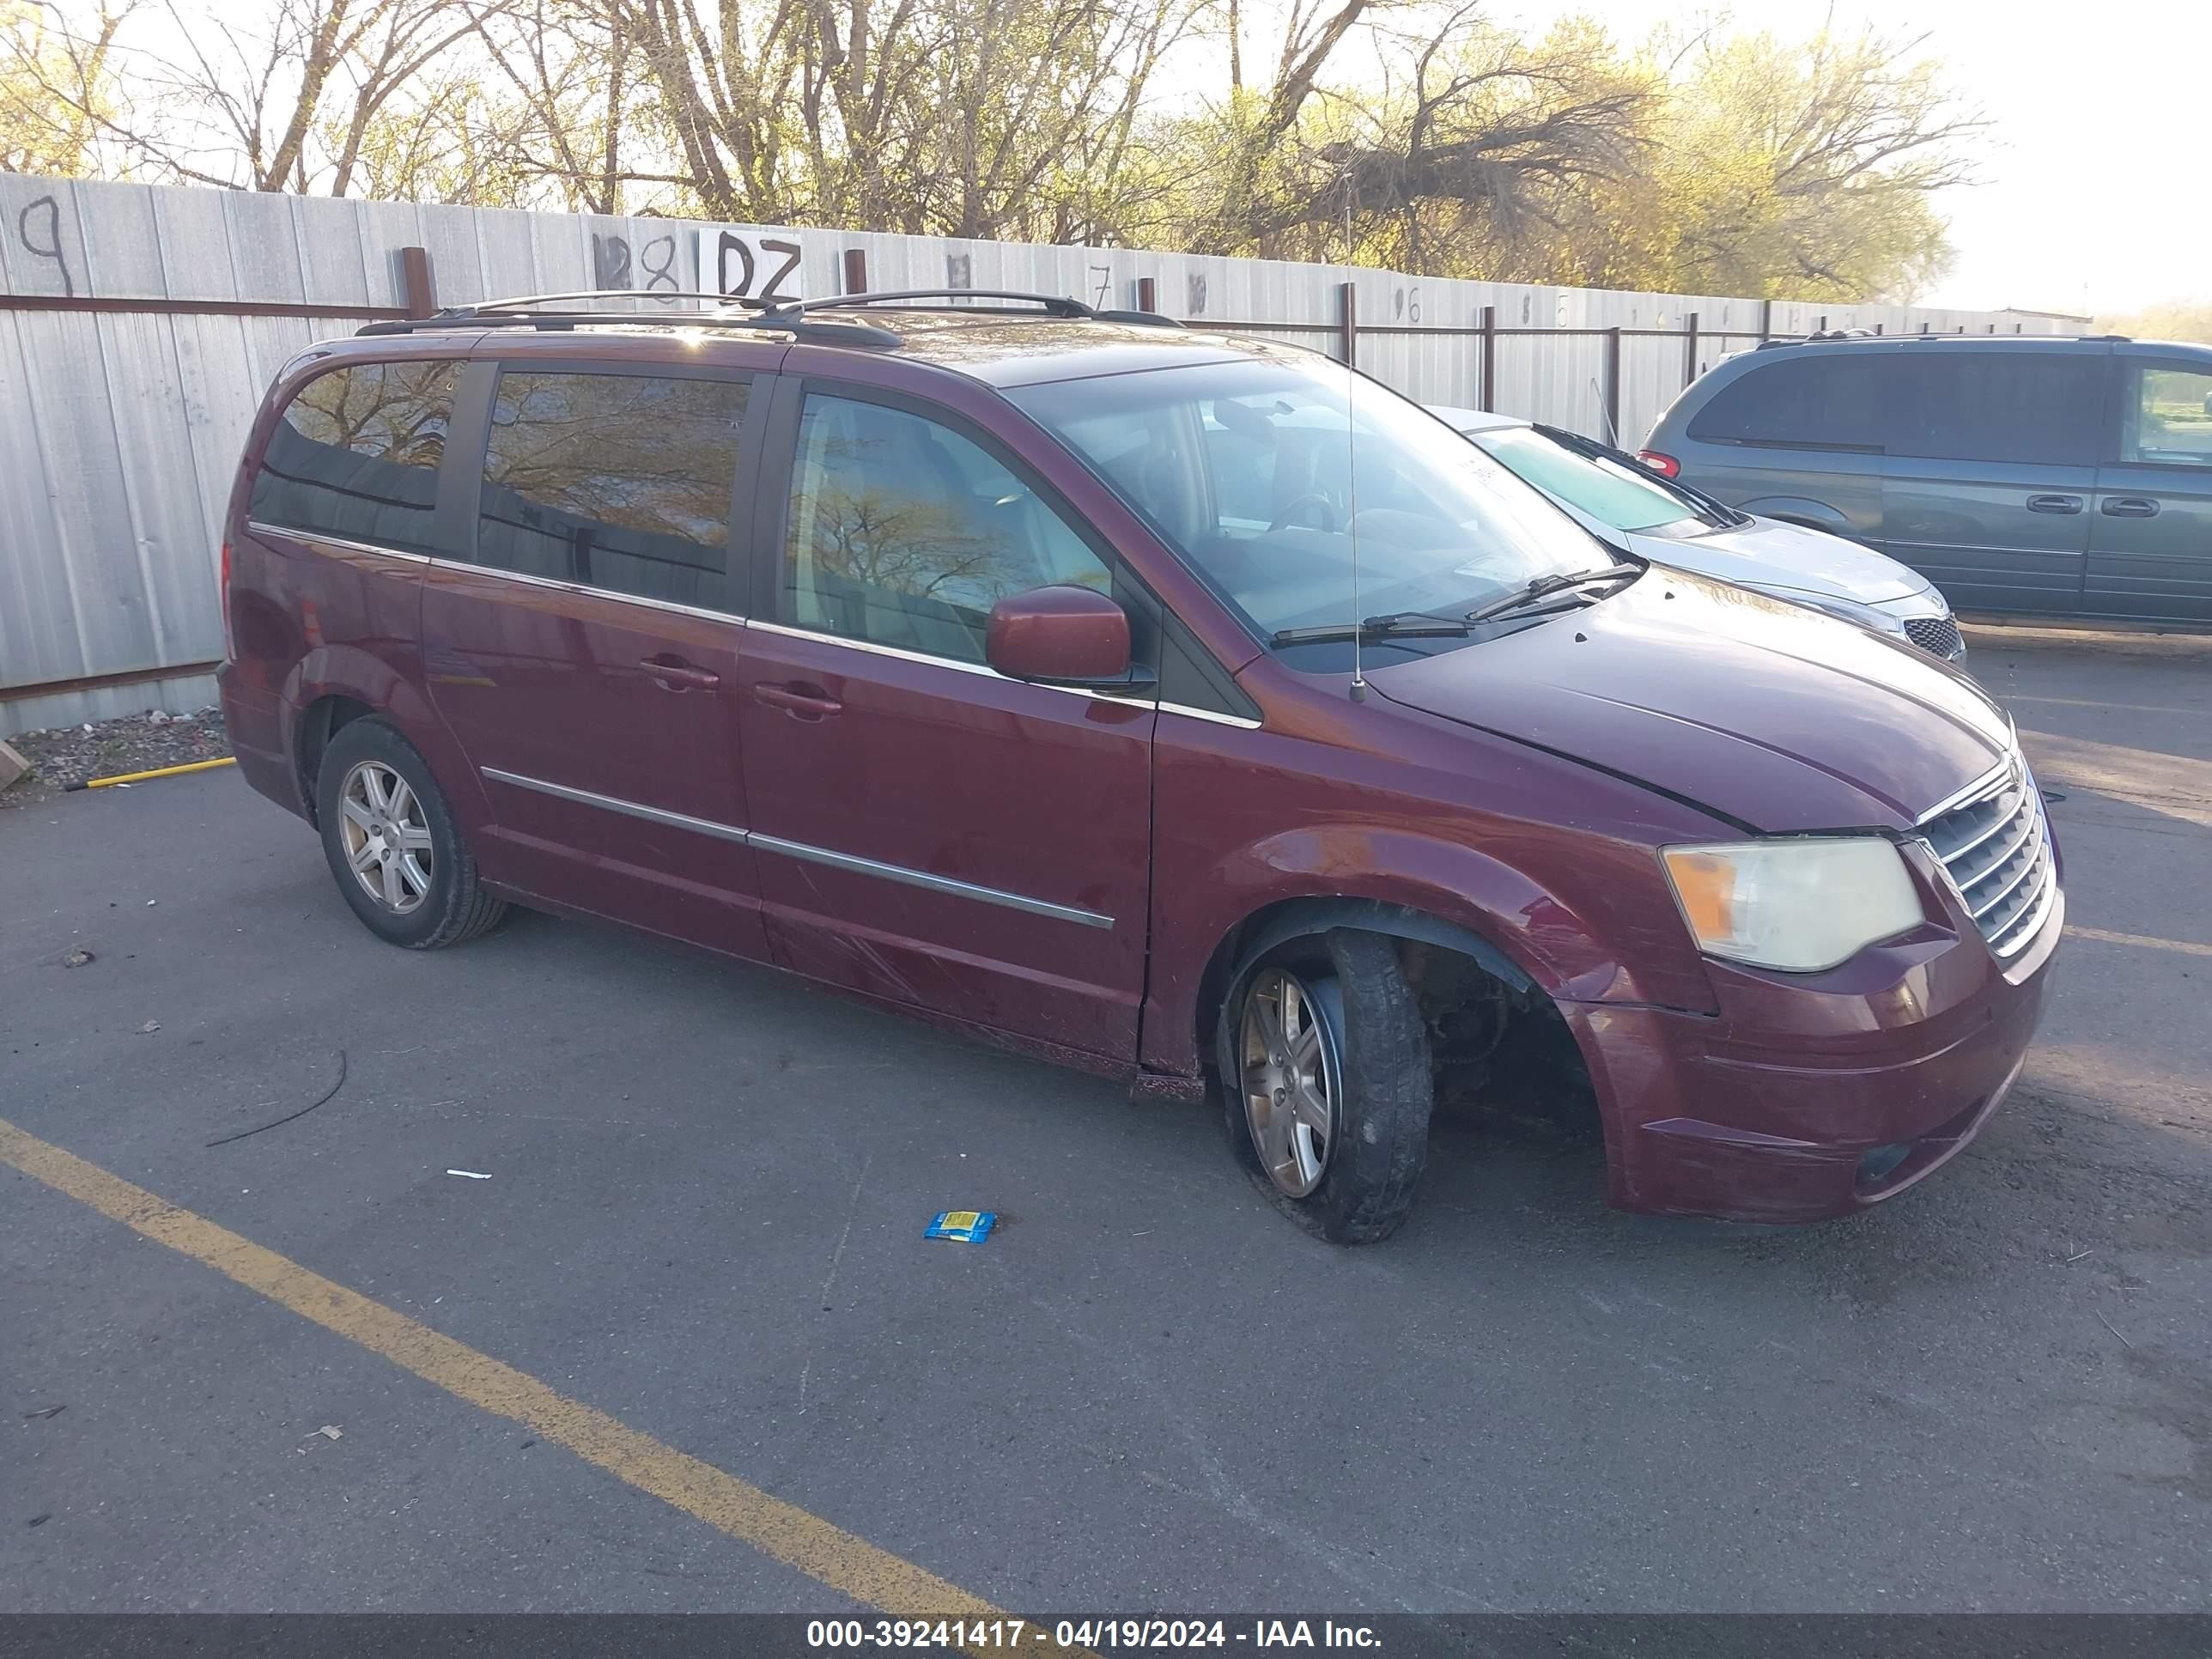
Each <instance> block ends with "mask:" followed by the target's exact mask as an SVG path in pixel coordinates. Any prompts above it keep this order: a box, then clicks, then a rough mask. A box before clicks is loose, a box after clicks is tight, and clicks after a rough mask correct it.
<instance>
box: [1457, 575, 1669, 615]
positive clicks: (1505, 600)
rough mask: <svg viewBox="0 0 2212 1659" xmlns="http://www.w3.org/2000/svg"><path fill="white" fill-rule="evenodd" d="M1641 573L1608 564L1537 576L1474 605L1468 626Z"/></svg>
mask: <svg viewBox="0 0 2212 1659" xmlns="http://www.w3.org/2000/svg"><path fill="white" fill-rule="evenodd" d="M1642 574H1644V567H1643V566H1642V565H1640V564H1609V565H1607V566H1606V567H1605V568H1603V569H1602V570H1571V571H1565V572H1560V573H1557V574H1553V575H1549V576H1539V577H1537V578H1536V580H1534V581H1532V582H1530V583H1529V584H1528V586H1526V587H1516V588H1515V589H1514V590H1513V591H1512V592H1510V593H1507V594H1504V595H1503V596H1501V597H1499V598H1498V599H1492V600H1491V601H1490V602H1489V603H1488V604H1487V605H1477V606H1475V608H1474V610H1472V611H1468V613H1467V619H1468V621H1469V622H1471V623H1479V622H1488V621H1489V620H1490V619H1491V618H1492V617H1503V616H1504V615H1506V614H1507V613H1509V612H1510V611H1521V610H1525V609H1526V608H1527V607H1528V606H1529V605H1535V604H1538V603H1540V602H1541V601H1542V600H1545V599H1550V598H1551V597H1552V596H1553V594H1556V593H1565V592H1567V591H1568V590H1569V589H1571V588H1577V587H1590V586H1595V585H1596V584H1597V583H1599V582H1612V581H1619V580H1620V579H1621V578H1622V577H1624V576H1640V575H1642Z"/></svg>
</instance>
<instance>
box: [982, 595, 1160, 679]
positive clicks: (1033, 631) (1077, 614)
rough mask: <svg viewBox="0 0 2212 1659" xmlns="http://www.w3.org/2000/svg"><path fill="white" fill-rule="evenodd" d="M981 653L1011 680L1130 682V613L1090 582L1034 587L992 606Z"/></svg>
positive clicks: (1131, 676)
mask: <svg viewBox="0 0 2212 1659" xmlns="http://www.w3.org/2000/svg"><path fill="white" fill-rule="evenodd" d="M983 655H984V659H985V660H987V662H988V663H989V664H990V665H991V666H992V667H994V668H995V669H997V670H998V671H999V672H1000V673H1001V674H1004V675H1005V676H1006V678H1008V679H1010V680H1033V681H1036V683H1038V684H1043V685H1073V686H1085V685H1097V686H1107V685H1127V684H1133V683H1134V677H1133V672H1132V670H1131V666H1130V662H1129V618H1128V615H1127V612H1125V611H1123V610H1122V609H1121V606H1120V605H1116V604H1115V603H1114V601H1113V600H1112V599H1109V598H1107V597H1106V595H1104V594H1103V593H1100V592H1096V591H1095V590H1093V589H1091V588H1088V587H1068V586H1059V587H1032V588H1030V590H1029V591H1028V592H1025V593H1009V594H1008V595H1007V596H1006V598H1005V599H1000V601H999V602H998V604H996V605H993V606H992V607H991V620H990V623H989V626H988V628H987V630H986V632H985V634H984V641H983Z"/></svg>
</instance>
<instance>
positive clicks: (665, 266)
mask: <svg viewBox="0 0 2212 1659" xmlns="http://www.w3.org/2000/svg"><path fill="white" fill-rule="evenodd" d="M655 255H658V256H659V258H658V259H656V258H654V256H655ZM674 264H676V238H675V236H674V235H673V234H669V235H663V236H655V237H653V238H652V239H651V240H648V241H647V242H646V243H645V244H644V245H643V246H641V247H640V248H639V249H638V250H637V257H636V265H635V269H633V267H632V264H631V258H630V246H629V238H628V237H627V236H608V235H603V234H600V233H599V232H598V231H594V232H592V287H594V288H601V289H647V291H649V292H652V293H655V294H673V293H676V292H678V290H680V289H682V288H683V286H684V284H683V283H680V282H678V280H677V279H676V273H675V271H674V270H672V269H671V267H672V266H673V265H674Z"/></svg>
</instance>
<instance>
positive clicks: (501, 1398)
mask: <svg viewBox="0 0 2212 1659" xmlns="http://www.w3.org/2000/svg"><path fill="white" fill-rule="evenodd" d="M0 1164H12V1165H13V1166H14V1167H15V1168H16V1169H18V1170H21V1171H22V1172H23V1173H24V1174H25V1175H27V1176H31V1177H32V1178H33V1179H34V1180H37V1181H42V1182H45V1183H46V1185H47V1186H49V1187H51V1188H53V1189H54V1190H55V1191H56V1192H58V1193H64V1194H67V1195H68V1196H70V1197H71V1198H73V1199H76V1200H77V1201H78V1202H80V1203H82V1204H86V1205H89V1206H91V1207H92V1208H94V1209H95V1210H97V1211H99V1212H100V1214H102V1215H104V1216H106V1217H108V1218H110V1219H112V1220H115V1221H119V1222H121V1223H122V1224H123V1225H125V1226H126V1227H129V1228H131V1230H133V1231H136V1232H139V1233H143V1235H144V1236H145V1237H148V1238H150V1239H152V1240H153V1241H154V1242H155V1243H157V1244H166V1245H167V1246H168V1247H169V1248H170V1249H173V1250H174V1251H176V1252H177V1253H178V1254H179V1255H187V1256H190V1257H191V1259H192V1260H193V1261H197V1262H200V1263H202V1264H204V1266H207V1267H212V1268H214V1269H215V1270H216V1272H217V1273H222V1274H223V1275H224V1276H225V1277H226V1278H228V1279H234V1280H235V1281H237V1282H238V1283H239V1284H240V1285H245V1286H246V1289H248V1290H249V1291H258V1292H259V1293H260V1294H261V1295H263V1296H265V1297H268V1298H269V1299H270V1301H271V1302H274V1303H276V1304H279V1305H281V1306H283V1307H286V1308H289V1309H290V1310H292V1311H293V1312H294V1313H295V1314H298V1315H299V1316H301V1318H303V1319H311V1320H313V1322H315V1323H316V1324H318V1325H320V1326H321V1327H323V1328H324V1329H325V1330H329V1331H334V1332H336V1333H337V1334H338V1335H340V1336H342V1337H344V1338H345V1339H346V1340H348V1341H349V1342H354V1343H357V1344H359V1345H360V1346H362V1347H364V1348H367V1349H368V1350H369V1351H370V1352H373V1353H378V1354H381V1355H382V1356H383V1357H384V1358H386V1359H388V1360H390V1361H391V1362H392V1364H395V1365H397V1366H398V1367H399V1368H400V1369H401V1370H409V1371H412V1372H414V1373H415V1375H416V1376H419V1377H421V1378H422V1379H423V1381H425V1382H427V1383H435V1384H436V1385H437V1386H438V1387H439V1388H441V1389H445V1390H446V1392H447V1393H448V1394H450V1395H454V1396H455V1397H456V1398H458V1399H461V1400H465V1401H468V1402H469V1404H471V1406H477V1407H482V1408H483V1410H485V1411H488V1412H491V1413H495V1414H496V1415H498V1416H501V1417H504V1418H507V1419H511V1420H512V1421H513V1422H516V1423H520V1424H522V1425H524V1426H526V1428H528V1429H529V1430H531V1431H532V1433H534V1434H536V1435H537V1436H538V1437H539V1438H540V1439H542V1440H550V1441H551V1442H553V1443H555V1444H556V1445H560V1446H565V1447H567V1448H568V1449H569V1450H570V1451H572V1452H574V1453H575V1455H577V1456H579V1457H580V1458H582V1459H583V1460H584V1461H585V1462H586V1463H592V1464H596V1465H597V1466H598V1467H599V1468H602V1469H605V1471H606V1472H607V1473H608V1474H611V1475H613V1476H615V1477H616V1478H617V1480H625V1481H627V1482H629V1484H630V1485H631V1486H635V1487H636V1488H637V1489H638V1490H639V1491H640V1492H648V1493H650V1494H652V1496H653V1497H655V1498H659V1499H660V1500H661V1502H663V1503H664V1504H672V1505H673V1506H674V1507H676V1508H677V1509H679V1510H683V1511H684V1513H685V1514H686V1515H691V1516H697V1517H698V1518H699V1519H700V1520H702V1521H704V1522H706V1523H707V1524H708V1526H710V1527H714V1528H718V1529H720V1531H722V1532H725V1533H727V1534H729V1535H730V1536H731V1537H732V1538H735V1539H737V1540H738V1541H740V1542H742V1543H745V1544H750V1546H752V1547H753V1548H755V1549H757V1550H759V1551H761V1552H762V1553H763V1554H766V1555H769V1556H773V1557H774V1558H775V1559H776V1560H778V1561H781V1562H782V1563H784V1564H785V1565H787V1566H792V1567H796V1568H798V1569H799V1571H801V1572H803V1573H805V1575H806V1576H807V1577H810V1578H813V1579H816V1580H817V1581H819V1582H820V1583H824V1584H827V1585H828V1586H829V1588H830V1589H834V1590H837V1591H839V1592H841V1593H842V1594H843V1595H848V1596H850V1597H851V1598H852V1599H853V1600H854V1601H862V1602H866V1604H868V1605H869V1606H871V1607H880V1608H882V1609H883V1610H884V1612H886V1613H893V1614H896V1615H897V1616H900V1617H902V1618H915V1617H921V1616H923V1615H927V1616H929V1617H931V1618H967V1619H1003V1618H1006V1617H1007V1616H1008V1615H1006V1613H1001V1612H1000V1611H999V1609H997V1608H996V1607H993V1606H992V1605H991V1604H990V1603H989V1602H987V1601H982V1600H981V1599H980V1598H979V1597H976V1596H974V1595H969V1593H968V1592H967V1591H965V1590H963V1589H961V1588H960V1587H959V1586H958V1585H957V1584H952V1583H947V1582H946V1581H945V1580H944V1579H942V1578H939V1577H937V1575H936V1574H934V1573H933V1572H927V1571H923V1570H922V1569H921V1568H920V1567H917V1566H915V1565H914V1564H913V1563H912V1562H910V1561H906V1560H902V1559H900V1558H899V1557H897V1556H896V1555H893V1554H891V1553H890V1552H889V1551H887V1550H880V1549H878V1548H877V1547H875V1546H874V1545H873V1544H871V1543H869V1542H868V1541H866V1540H865V1539H861V1538H856V1537H854V1535H853V1534H851V1533H849V1532H847V1531H845V1530H844V1529H843V1528H840V1527H836V1526H833V1525H831V1524H830V1523H829V1522H827V1521H824V1520H823V1519H822V1518H821V1517H820V1516H817V1515H810V1514H808V1513H807V1511H805V1510H802V1509H800V1508H799V1507H798V1506H797V1505H796V1504H787V1503H785V1502H784V1501H783V1500H782V1499H781V1498H773V1497H771V1496H769V1494H768V1493H767V1492H763V1491H762V1490H761V1489H760V1488H759V1487H758V1486H752V1485H750V1483H748V1482H746V1481H744V1480H738V1478H737V1477H736V1476H735V1475H733V1474H726V1473H725V1472H723V1471H722V1470H720V1469H718V1468H714V1465H712V1464H711V1463H702V1462H700V1461H699V1460H698V1459H697V1458H696V1457H693V1456H690V1455H689V1454H687V1453H684V1452H680V1451H678V1450H677V1449H675V1448H673V1447H671V1446H665V1445H663V1444H662V1443H660V1442H659V1441H658V1440H655V1439H654V1438H653V1437H652V1436H651V1435H648V1434H640V1433H639V1432H638V1431H636V1430H635V1429H633V1428H629V1427H627V1426H626V1425H623V1424H621V1423H618V1422H617V1421H616V1420H615V1419H613V1418H611V1417H609V1416H608V1415H607V1414H606V1413H605V1412H601V1411H596V1410H594V1409H593V1408H592V1407H589V1406H586V1405H585V1404H584V1403H583V1402H582V1401H576V1400H571V1399H569V1398H568V1396H567V1395H563V1394H559V1393H556V1392H555V1391H554V1390H553V1389H549V1388H548V1387H546V1386H545V1384H544V1383H540V1382H539V1381H538V1379H537V1378H536V1377H534V1376H527V1375H526V1374H525V1373H523V1372H521V1371H519V1370H515V1369H514V1367H513V1366H512V1365H507V1364H501V1362H500V1361H499V1360H496V1359H494V1358H492V1357H491V1356H490V1355H489V1354H484V1353H479V1352H477V1351H476V1350H475V1349H474V1348H471V1347H470V1346H468V1345H467V1344H466V1343H463V1342H456V1341H455V1340H453V1338H452V1337H450V1336H445V1335H442V1334H440V1333H438V1332H436V1331H434V1330H432V1329H431V1328H429V1327H428V1326H427V1325H424V1324H422V1323H420V1322H417V1321H416V1320H412V1319H410V1318H409V1317H408V1316H406V1315H404V1314H403V1313H398V1312H395V1311H394V1310H392V1309H390V1308H387V1307H386V1306H385V1305H384V1304H382V1303H380V1302H372V1301H370V1300H369V1299H368V1297H365V1296H362V1295H360V1294H359V1293H357V1292H356V1291H349V1290H348V1289H347V1288H346V1287H345V1286H344V1285H339V1284H337V1283H334V1282H333V1281H331V1280H330V1279H325V1278H324V1277H322V1275H321V1274H319V1273H310V1272H309V1271H308V1270H307V1268H305V1267H301V1266H300V1265H299V1263H297V1262H295V1261H289V1260H288V1259H287V1258H286V1257H283V1256H281V1255H277V1254H276V1251H274V1250H270V1249H264V1248H263V1247H262V1246H261V1245H258V1244H256V1243H253V1241H252V1240H251V1239H249V1238H243V1237H240V1236H239V1235H238V1234H236V1233H234V1232H232V1231H229V1230H228V1228H225V1227H219V1226H217V1225H216V1224H215V1223H214V1222H212V1221H210V1220H209V1219H207V1218H206V1217H204V1216H200V1215H195V1214H193V1213H192V1212H191V1211H190V1210H182V1209H179V1208H178V1207H177V1206H175V1205H173V1204H171V1203H169V1202H168V1201H167V1200H164V1199H161V1198H158V1197H156V1196H155V1194H152V1193H149V1192H148V1191H147V1190H146V1189H145V1188H143V1187H135V1186H133V1185H131V1182H127V1181H125V1180H124V1179H123V1178H122V1177H121V1176H113V1175H110V1174H109V1173H108V1172H107V1171H106V1170H103V1169H101V1168H100V1166H99V1165H97V1164H88V1163H86V1162H85V1161H84V1160H83V1159H82V1158H78V1157H76V1155H75V1154H74V1153H70V1152H64V1151H63V1150H62V1149H61V1148H60V1147H58V1146H50V1145H48V1144H47V1143H46V1141H43V1140H40V1139H37V1138H36V1137H34V1136H32V1135H27V1134H26V1133H23V1131H21V1129H19V1128H17V1127H15V1125H14V1124H12V1123H9V1122H8V1121H6V1120H5V1119H0Z"/></svg>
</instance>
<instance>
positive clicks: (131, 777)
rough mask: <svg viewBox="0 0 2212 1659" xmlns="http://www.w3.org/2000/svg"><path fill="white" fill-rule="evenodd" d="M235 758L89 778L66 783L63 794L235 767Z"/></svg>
mask: <svg viewBox="0 0 2212 1659" xmlns="http://www.w3.org/2000/svg"><path fill="white" fill-rule="evenodd" d="M237 764H238V761H237V758H236V757H234V756H231V755H225V756H224V757H222V759H221V760H211V761H190V762H187V763H185V764H184V765H182V766H161V767H156V768H155V769H154V770H153V771H151V772H118V773H117V774H116V775H114V776H113V777H112V778H87V779H86V780H85V781H83V782H82V783H65V784H64V785H63V786H62V793H64V794H69V793H71V792H73V791H75V790H78V789H105V788H106V787H108V785H110V784H112V783H143V782H144V781H146V780H147V779H148V778H173V777H175V776H176V775H178V774H179V772H205V771H209V770H210V769H213V768H215V767H218V766H235V765H237Z"/></svg>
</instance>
